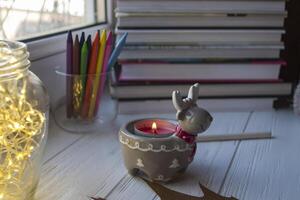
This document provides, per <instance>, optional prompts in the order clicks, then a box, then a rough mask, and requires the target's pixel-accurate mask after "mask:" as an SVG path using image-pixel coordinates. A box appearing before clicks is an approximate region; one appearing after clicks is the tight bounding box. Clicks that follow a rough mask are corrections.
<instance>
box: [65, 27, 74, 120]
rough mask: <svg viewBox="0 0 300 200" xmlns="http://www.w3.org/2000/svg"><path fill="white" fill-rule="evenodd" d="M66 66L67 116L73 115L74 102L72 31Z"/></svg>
mask: <svg viewBox="0 0 300 200" xmlns="http://www.w3.org/2000/svg"><path fill="white" fill-rule="evenodd" d="M66 56H67V57H66V68H67V76H66V79H67V87H66V101H67V102H66V103H67V118H71V117H72V108H73V106H72V103H73V90H72V76H71V74H72V73H73V70H72V68H73V66H72V63H73V38H72V33H71V31H69V32H68V38H67V48H66Z"/></svg>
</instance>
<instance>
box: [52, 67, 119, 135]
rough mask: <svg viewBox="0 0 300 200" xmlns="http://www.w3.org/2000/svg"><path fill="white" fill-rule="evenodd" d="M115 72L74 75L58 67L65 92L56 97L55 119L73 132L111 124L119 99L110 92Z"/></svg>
mask: <svg viewBox="0 0 300 200" xmlns="http://www.w3.org/2000/svg"><path fill="white" fill-rule="evenodd" d="M112 76H113V71H109V72H105V73H100V74H97V75H96V74H87V75H75V74H66V73H64V72H62V71H61V70H56V77H57V80H56V81H58V83H60V85H63V86H64V87H63V88H58V90H57V91H60V92H59V93H61V94H62V95H59V96H58V97H56V100H54V102H55V103H54V105H53V107H54V110H53V112H54V118H55V121H56V123H57V124H58V126H60V127H61V128H62V129H64V130H66V131H69V132H73V133H87V132H95V131H96V130H99V128H101V127H103V126H105V125H107V124H110V123H111V122H112V121H113V120H114V119H115V118H116V115H117V101H116V100H115V99H112V98H111V96H110V94H109V89H108V88H109V82H110V80H111V77H112Z"/></svg>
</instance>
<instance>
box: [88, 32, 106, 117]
mask: <svg viewBox="0 0 300 200" xmlns="http://www.w3.org/2000/svg"><path fill="white" fill-rule="evenodd" d="M105 49H106V30H103V31H102V33H101V38H100V48H99V54H98V60H97V69H96V76H95V80H94V83H93V90H92V95H91V98H90V105H89V110H88V118H92V117H93V116H94V109H95V103H96V98H97V91H98V88H99V84H100V80H101V79H103V77H102V75H101V72H102V71H103V70H102V69H103V68H104V66H103V61H104V54H105Z"/></svg>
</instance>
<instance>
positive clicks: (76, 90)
mask: <svg viewBox="0 0 300 200" xmlns="http://www.w3.org/2000/svg"><path fill="white" fill-rule="evenodd" d="M79 53H80V44H79V38H78V35H76V37H75V41H74V45H73V74H74V76H72V77H73V78H72V85H73V86H72V91H73V102H72V104H73V109H72V110H73V116H74V117H76V116H77V114H78V111H79V107H80V93H81V88H80V76H78V75H79V74H80V63H79V58H80V57H79Z"/></svg>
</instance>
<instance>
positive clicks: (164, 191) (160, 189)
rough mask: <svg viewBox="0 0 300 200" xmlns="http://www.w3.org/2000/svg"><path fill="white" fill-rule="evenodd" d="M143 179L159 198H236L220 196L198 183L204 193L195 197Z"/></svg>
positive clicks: (185, 199) (210, 199) (224, 199)
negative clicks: (202, 195)
mask: <svg viewBox="0 0 300 200" xmlns="http://www.w3.org/2000/svg"><path fill="white" fill-rule="evenodd" d="M144 181H145V182H146V183H147V184H148V186H149V187H151V189H152V190H153V191H154V192H155V193H156V194H157V195H158V196H159V197H160V199H161V200H174V199H176V200H237V199H235V198H233V197H231V198H228V197H222V196H220V195H218V194H216V193H214V192H213V191H210V190H209V189H207V188H206V187H204V186H203V185H201V184H200V188H201V189H202V191H203V193H204V197H195V196H191V195H187V194H183V193H180V192H176V191H174V190H171V189H168V188H166V187H164V186H162V185H161V184H158V183H155V182H150V181H148V180H145V179H144Z"/></svg>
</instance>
